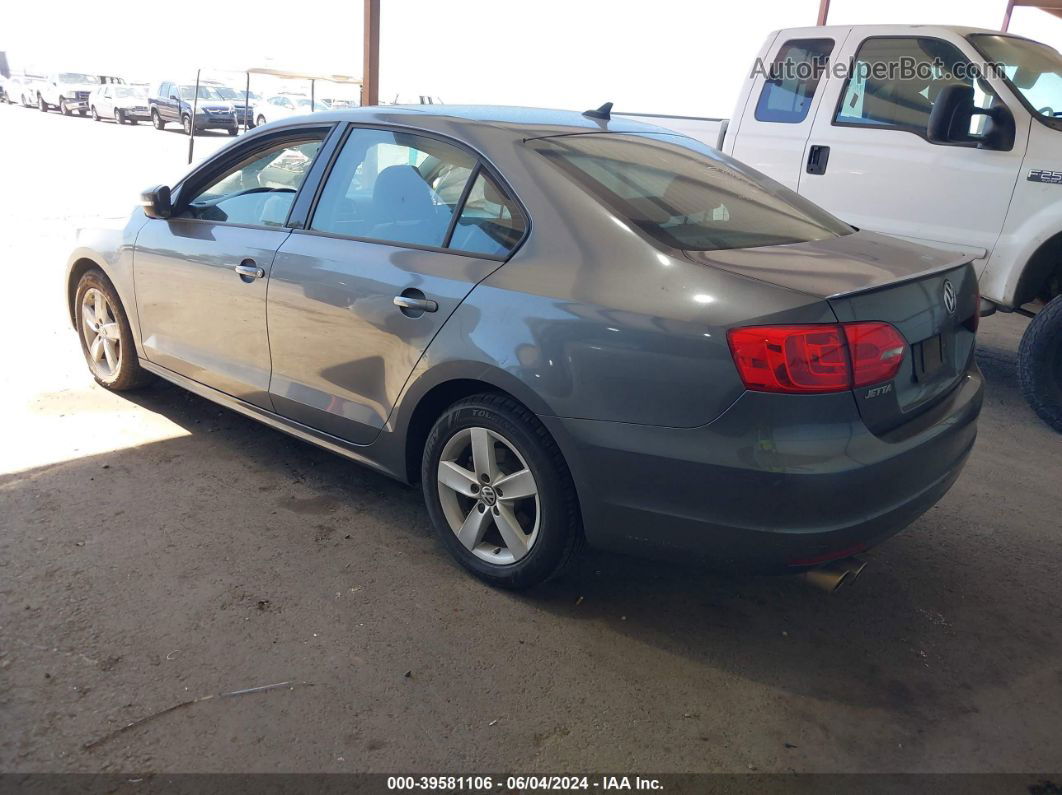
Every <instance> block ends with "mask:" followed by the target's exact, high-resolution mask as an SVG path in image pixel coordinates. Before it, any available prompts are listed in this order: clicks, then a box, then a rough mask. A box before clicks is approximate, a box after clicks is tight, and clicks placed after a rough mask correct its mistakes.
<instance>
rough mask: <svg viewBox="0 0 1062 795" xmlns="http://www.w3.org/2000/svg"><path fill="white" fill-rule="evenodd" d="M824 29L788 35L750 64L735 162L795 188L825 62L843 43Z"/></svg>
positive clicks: (824, 74)
mask: <svg viewBox="0 0 1062 795" xmlns="http://www.w3.org/2000/svg"><path fill="white" fill-rule="evenodd" d="M834 35H835V34H831V35H826V34H825V33H823V31H822V29H821V28H819V29H817V28H806V29H796V30H787V31H785V33H783V34H781V35H779V36H778V37H777V38H776V39H775V40H774V41H773V42H772V43H771V44H769V45H768V47H767V48H766V50H765V51H764V53H765V56H764V55H761V56H760V57H759V58H758V59H757V61H756V63H755V64H754V65H753V70H752V75H751V79H752V81H753V85H752V88H751V92H750V94H749V98H748V101H747V102H746V103H745V106H744V108H743V110H742V117H741V118H740V119H738V120H736V121H738V122H739V128H738V131H737V133H738V134H737V136H736V138H735V143H734V151H733V152H732V153H728V154H733V156H734V157H736V158H737V159H738V160H741V161H743V162H745V163H747V164H748V165H750V166H752V167H753V168H755V169H757V170H759V171H762V172H764V173H765V174H768V175H769V176H771V177H773V178H774V179H776V180H778V181H779V182H781V183H782V184H784V185H785V186H786V187H788V188H791V189H793V190H796V189H797V185H798V182H799V179H800V171H801V165H802V162H803V155H804V149H805V145H806V144H807V140H808V136H809V135H810V134H811V128H812V123H813V122H814V120H815V115H816V114H815V109H816V108H817V106H818V103H819V98H820V97H821V95H822V93H823V90H824V84H825V83H827V82H828V77H829V63H830V59H831V56H832V54H833V52H834V51H835V50H836V49H838V48H839V45H840V44H841V42H840V41H837V40H836V39H835V38H834Z"/></svg>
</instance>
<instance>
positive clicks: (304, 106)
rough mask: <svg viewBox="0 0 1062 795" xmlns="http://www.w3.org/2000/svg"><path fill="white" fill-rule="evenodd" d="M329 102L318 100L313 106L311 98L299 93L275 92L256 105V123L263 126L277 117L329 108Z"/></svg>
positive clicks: (298, 114) (282, 117) (283, 117)
mask: <svg viewBox="0 0 1062 795" xmlns="http://www.w3.org/2000/svg"><path fill="white" fill-rule="evenodd" d="M328 109H329V107H328V103H326V102H325V101H324V100H320V99H319V100H317V101H316V102H314V103H313V106H312V107H311V103H310V98H309V97H307V96H303V95H299V94H274V95H273V96H271V97H267V98H266V99H264V100H263V101H261V102H259V103H258V104H257V105H255V106H254V124H255V126H256V127H261V126H262V125H263V124H268V123H269V122H271V121H276V120H277V119H286V118H288V117H290V116H301V115H303V114H304V113H311V112H312V113H317V112H320V111H325V110H328Z"/></svg>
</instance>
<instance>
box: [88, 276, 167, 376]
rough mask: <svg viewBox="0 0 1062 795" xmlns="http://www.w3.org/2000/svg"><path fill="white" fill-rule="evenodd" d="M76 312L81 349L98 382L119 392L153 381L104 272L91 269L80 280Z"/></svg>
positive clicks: (126, 318)
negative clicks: (143, 365)
mask: <svg viewBox="0 0 1062 795" xmlns="http://www.w3.org/2000/svg"><path fill="white" fill-rule="evenodd" d="M74 313H75V321H76V323H77V332H78V337H79V338H80V339H81V350H82V352H83V353H84V354H85V361H86V362H87V363H88V366H89V371H90V372H91V373H92V377H93V378H95V379H96V383H98V384H99V385H100V386H102V387H106V388H107V389H111V390H114V391H116V392H120V391H122V390H125V389H135V388H136V387H140V386H144V385H145V384H147V383H149V382H150V381H151V374H150V373H148V372H147V371H146V370H144V369H143V368H142V367H141V366H140V360H139V358H138V357H137V355H136V347H135V346H134V344H133V332H132V329H131V328H130V327H129V318H128V317H126V314H125V310H124V309H123V308H122V302H121V300H119V298H118V293H117V292H116V291H115V289H114V285H112V284H111V282H110V279H108V278H107V277H106V276H105V275H104V273H103V271H100V270H96V269H92V270H90V271H87V272H86V273H85V274H84V275H83V276H82V277H81V280H80V281H79V282H78V284H77V293H76V296H75V303H74Z"/></svg>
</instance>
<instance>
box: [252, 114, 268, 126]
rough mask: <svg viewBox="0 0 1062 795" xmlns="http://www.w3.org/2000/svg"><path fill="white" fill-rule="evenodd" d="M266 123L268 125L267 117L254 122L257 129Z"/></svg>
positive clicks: (260, 117) (261, 117)
mask: <svg viewBox="0 0 1062 795" xmlns="http://www.w3.org/2000/svg"><path fill="white" fill-rule="evenodd" d="M265 123H266V119H265V116H259V117H258V118H257V119H255V120H254V126H255V127H261V126H262V125H263V124H265Z"/></svg>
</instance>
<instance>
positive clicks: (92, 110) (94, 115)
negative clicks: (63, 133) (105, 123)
mask: <svg viewBox="0 0 1062 795" xmlns="http://www.w3.org/2000/svg"><path fill="white" fill-rule="evenodd" d="M89 113H91V114H92V120H93V121H100V114H98V113H97V112H96V106H95V105H93V106H92V107H91V108H90V109H89Z"/></svg>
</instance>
